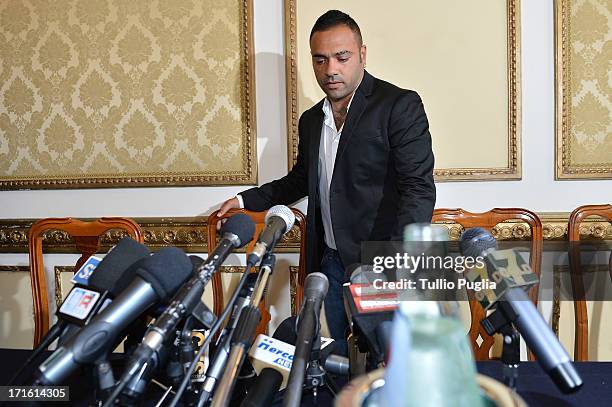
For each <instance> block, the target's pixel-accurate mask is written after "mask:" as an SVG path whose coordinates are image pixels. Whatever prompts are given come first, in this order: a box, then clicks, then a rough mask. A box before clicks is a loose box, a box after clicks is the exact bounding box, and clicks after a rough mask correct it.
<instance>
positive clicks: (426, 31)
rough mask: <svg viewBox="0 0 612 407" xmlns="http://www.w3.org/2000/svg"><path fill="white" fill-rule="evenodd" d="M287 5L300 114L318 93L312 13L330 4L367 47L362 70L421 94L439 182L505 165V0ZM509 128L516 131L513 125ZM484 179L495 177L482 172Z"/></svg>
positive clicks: (299, 1)
mask: <svg viewBox="0 0 612 407" xmlns="http://www.w3.org/2000/svg"><path fill="white" fill-rule="evenodd" d="M292 3H295V4H296V8H295V11H296V13H295V14H296V27H297V28H296V38H297V41H296V50H295V51H296V54H297V63H296V72H297V74H296V76H297V81H296V82H297V83H296V86H297V106H298V107H297V109H298V112H299V113H300V114H301V113H302V112H303V111H304V110H306V109H308V108H310V107H311V106H312V105H313V104H314V103H316V102H318V101H319V100H320V99H321V98H323V97H324V96H325V95H324V94H323V92H322V91H321V89H320V88H319V86H318V84H317V82H316V80H315V77H314V74H313V72H312V62H311V58H310V52H309V50H310V47H309V34H310V29H311V28H312V25H313V24H314V22H315V21H316V19H317V17H318V16H320V15H321V14H323V13H324V12H325V11H326V10H328V9H331V8H337V9H339V10H342V11H344V12H347V13H348V14H350V15H351V16H352V17H353V18H354V19H355V20H356V21H357V23H358V24H359V25H360V28H361V31H362V36H363V39H364V43H365V44H366V45H367V67H366V69H367V70H368V71H369V72H370V73H372V74H373V75H374V76H377V77H379V78H381V79H384V80H387V81H389V82H392V83H394V84H397V85H398V86H401V87H403V88H407V89H412V90H416V91H417V92H418V93H419V94H420V95H421V97H422V99H423V102H424V105H425V109H426V111H427V115H428V118H429V123H430V130H431V134H432V139H433V147H434V153H435V155H436V170H438V172H437V174H436V175H437V176H438V177H437V178H438V180H442V179H448V178H445V176H444V175H443V174H442V173H440V170H441V171H445V170H446V171H447V172H448V171H450V172H453V170H454V169H468V168H469V169H475V171H476V173H478V174H480V175H482V174H483V173H487V169H494V168H495V169H505V168H508V167H509V166H510V165H511V164H510V162H509V161H510V159H511V158H510V156H511V153H510V151H509V150H510V148H511V143H510V141H509V140H510V138H511V137H513V136H514V137H518V138H519V140H518V141H517V142H518V143H519V145H520V134H517V133H515V134H512V133H513V131H512V129H511V128H510V124H509V123H510V117H509V115H510V114H511V111H510V106H509V104H510V101H509V97H510V95H509V74H508V72H509V58H508V35H509V34H508V11H507V9H508V4H509V3H507V2H506V1H503V0H496V1H490V0H470V1H461V2H453V1H450V2H449V1H446V0H432V1H426V2H425V1H391V2H385V3H381V5H382V7H373V6H372V3H371V2H370V1H367V0H334V1H323V0H309V1H303V0H295V1H294V2H292ZM483 16H486V18H483ZM517 41H518V39H517ZM517 67H518V65H517ZM519 69H520V68H519ZM514 97H515V98H516V94H515V95H514ZM518 103H519V104H520V100H518ZM517 109H518V106H517ZM519 111H520V109H519ZM515 113H516V111H515ZM514 130H515V131H516V132H518V133H520V128H519V129H516V128H515V129H514ZM519 150H520V148H519ZM518 160H519V165H518V168H516V173H515V174H514V176H513V177H514V178H520V151H519V156H518ZM454 175H455V176H454V179H470V175H469V174H468V175H467V176H466V174H464V173H463V174H460V173H458V172H457V171H454ZM474 175H475V174H472V179H475V177H474ZM507 175H508V174H507ZM498 176H499V174H498ZM510 177H512V176H510ZM450 178H451V179H453V176H451V177H450ZM480 178H482V177H480ZM484 178H495V176H493V175H492V174H490V173H489V174H487V176H485V177H484Z"/></svg>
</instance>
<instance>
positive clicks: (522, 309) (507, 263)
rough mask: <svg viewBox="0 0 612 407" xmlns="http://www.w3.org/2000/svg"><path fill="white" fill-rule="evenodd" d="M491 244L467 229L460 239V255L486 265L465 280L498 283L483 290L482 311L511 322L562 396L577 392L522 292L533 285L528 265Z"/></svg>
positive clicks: (563, 358) (576, 380) (563, 357)
mask: <svg viewBox="0 0 612 407" xmlns="http://www.w3.org/2000/svg"><path fill="white" fill-rule="evenodd" d="M494 240H495V239H494V238H493V236H491V234H490V233H489V232H488V231H486V230H484V229H480V228H474V229H468V230H467V231H465V232H464V234H463V235H462V236H461V242H460V247H461V251H462V254H463V255H464V256H472V257H477V256H482V257H484V259H485V261H486V264H487V267H486V269H482V268H480V269H476V270H470V272H468V279H470V280H471V281H476V280H478V279H490V280H493V281H495V282H499V283H498V284H496V288H495V289H494V290H487V293H486V295H485V296H484V297H481V299H480V300H479V301H480V303H481V305H483V306H484V307H485V308H491V307H492V306H494V305H495V306H496V307H497V309H499V310H500V311H502V312H503V313H504V314H505V316H506V317H507V318H508V319H509V320H510V321H512V322H513V324H514V326H515V327H516V329H517V330H518V331H519V332H520V334H521V336H522V337H523V339H524V340H525V342H526V343H527V346H528V347H529V349H531V351H532V352H533V353H534V354H535V355H536V358H537V360H538V362H539V364H540V366H542V369H544V371H545V372H546V373H548V375H549V376H550V377H551V379H552V380H553V381H554V382H555V384H556V385H557V386H558V387H559V388H560V389H561V390H562V391H563V392H564V393H572V392H575V391H577V390H578V389H579V388H580V387H581V386H582V379H581V378H580V376H579V375H578V373H577V372H576V370H575V369H574V366H573V365H572V362H571V360H570V358H569V356H568V354H567V352H566V351H565V349H564V348H563V346H561V344H560V343H559V340H558V339H557V337H556V336H555V335H554V334H553V332H552V330H551V329H550V327H549V326H548V324H546V322H545V321H544V318H542V315H540V313H539V312H538V310H537V309H536V308H535V306H534V305H533V303H532V302H531V300H530V299H529V297H528V296H527V294H526V293H525V291H524V288H528V287H529V286H530V285H532V284H533V283H534V281H536V282H537V276H536V275H535V274H534V273H532V272H531V268H529V265H528V264H526V263H524V262H521V260H522V258H521V257H520V254H519V253H518V252H516V251H515V250H495V246H494V245H493V242H494ZM474 255H476V256H474ZM487 324H490V323H489V322H487V320H485V321H483V326H484V327H485V328H486V329H487V330H489V328H490V326H487Z"/></svg>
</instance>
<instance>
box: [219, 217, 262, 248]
mask: <svg viewBox="0 0 612 407" xmlns="http://www.w3.org/2000/svg"><path fill="white" fill-rule="evenodd" d="M221 233H232V234H234V235H236V236H238V239H240V245H239V246H238V247H242V246H244V245H246V244H247V243H248V242H250V241H251V240H252V239H253V235H255V222H253V220H252V219H251V218H250V217H249V216H248V215H245V214H244V213H237V214H235V215H232V216H231V217H230V218H229V219H228V220H227V221H226V222H225V223H224V224H223V227H222V228H221Z"/></svg>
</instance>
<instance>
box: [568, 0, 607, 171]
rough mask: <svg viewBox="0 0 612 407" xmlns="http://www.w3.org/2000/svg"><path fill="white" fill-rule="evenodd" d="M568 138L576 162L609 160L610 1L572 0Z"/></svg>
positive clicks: (605, 161) (604, 161)
mask: <svg viewBox="0 0 612 407" xmlns="http://www.w3.org/2000/svg"><path fill="white" fill-rule="evenodd" d="M571 14H572V17H571V22H572V25H571V26H570V27H571V28H570V30H571V36H572V40H571V41H572V43H571V59H572V74H571V89H572V122H573V126H572V138H573V142H574V149H573V152H574V159H573V161H574V162H575V163H576V164H586V163H608V164H612V2H610V0H599V1H573V2H572V10H571Z"/></svg>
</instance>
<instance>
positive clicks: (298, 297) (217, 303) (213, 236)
mask: <svg viewBox="0 0 612 407" xmlns="http://www.w3.org/2000/svg"><path fill="white" fill-rule="evenodd" d="M291 210H292V211H293V213H294V214H295V225H294V226H293V230H294V231H295V230H296V228H297V230H299V233H300V259H299V267H298V275H297V281H296V290H295V299H294V301H295V307H292V308H293V309H298V310H299V309H300V307H301V304H302V300H303V298H304V279H305V278H306V256H305V253H306V250H305V248H306V217H305V216H304V214H303V213H302V212H300V211H299V210H298V209H295V208H291ZM235 213H244V214H246V215H248V216H249V217H250V218H251V219H253V222H255V235H254V236H253V240H252V241H251V242H250V243H249V244H248V245H247V246H246V251H247V252H250V251H251V250H252V249H253V246H255V243H256V241H257V237H258V236H259V233H261V231H262V229H263V228H264V226H265V223H264V220H265V216H266V212H253V211H248V210H246V209H238V210H235V209H234V210H230V211H228V212H227V213H226V214H225V215H224V216H219V211H215V212H213V213H212V214H211V215H210V216H209V217H208V252H209V253H211V252H212V250H213V249H214V248H215V246H216V242H217V235H218V233H217V222H218V221H220V220H222V219H225V218H229V217H230V216H232V215H233V214H235ZM289 233H292V232H289ZM212 283H213V301H214V308H213V311H214V313H215V315H219V314H221V312H222V311H223V307H224V306H225V302H224V292H223V284H222V281H221V274H220V273H215V274H214V275H213V278H212ZM260 311H261V315H262V319H261V322H260V323H259V325H258V326H257V333H258V334H260V333H263V334H265V333H267V329H268V322H270V313H269V312H268V310H267V307H266V304H265V298H264V300H263V302H262V304H261V305H260Z"/></svg>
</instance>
